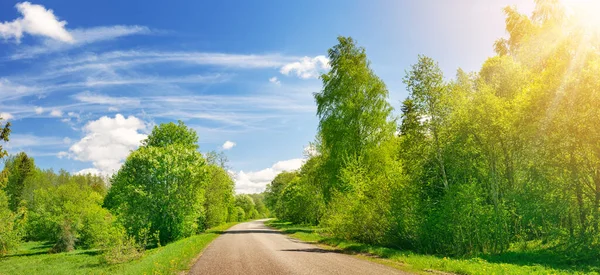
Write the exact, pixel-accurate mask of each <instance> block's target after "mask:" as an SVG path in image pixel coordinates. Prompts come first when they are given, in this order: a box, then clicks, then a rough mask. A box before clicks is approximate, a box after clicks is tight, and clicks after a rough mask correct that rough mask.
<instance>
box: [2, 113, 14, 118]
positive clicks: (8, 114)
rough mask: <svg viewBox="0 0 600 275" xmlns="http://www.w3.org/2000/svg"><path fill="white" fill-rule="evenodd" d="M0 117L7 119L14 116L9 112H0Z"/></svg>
mask: <svg viewBox="0 0 600 275" xmlns="http://www.w3.org/2000/svg"><path fill="white" fill-rule="evenodd" d="M0 118H2V119H3V120H9V119H13V118H15V117H14V116H13V115H12V114H10V113H6V112H2V113H0Z"/></svg>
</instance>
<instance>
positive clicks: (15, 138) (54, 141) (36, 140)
mask: <svg viewBox="0 0 600 275" xmlns="http://www.w3.org/2000/svg"><path fill="white" fill-rule="evenodd" d="M63 146H65V145H64V142H63V139H61V138H59V137H52V136H35V135H30V134H11V135H10V141H9V142H8V144H7V147H8V148H11V149H15V150H26V149H32V148H34V147H41V148H43V149H55V148H56V147H63ZM38 149H39V148H38Z"/></svg>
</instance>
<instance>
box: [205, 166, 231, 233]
mask: <svg viewBox="0 0 600 275" xmlns="http://www.w3.org/2000/svg"><path fill="white" fill-rule="evenodd" d="M207 171H208V179H207V183H206V188H205V189H206V191H205V193H204V196H205V199H204V208H205V209H206V220H205V228H211V227H214V226H217V225H220V224H222V223H224V222H226V221H227V220H228V216H229V209H230V208H231V207H232V206H233V205H234V200H235V198H234V187H235V183H234V181H233V179H232V178H231V176H230V175H229V173H227V171H225V169H223V168H222V167H220V166H217V165H215V164H209V165H207Z"/></svg>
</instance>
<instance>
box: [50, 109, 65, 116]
mask: <svg viewBox="0 0 600 275" xmlns="http://www.w3.org/2000/svg"><path fill="white" fill-rule="evenodd" d="M62 115H63V112H62V111H61V110H59V109H54V110H52V112H50V116H53V117H61V116H62Z"/></svg>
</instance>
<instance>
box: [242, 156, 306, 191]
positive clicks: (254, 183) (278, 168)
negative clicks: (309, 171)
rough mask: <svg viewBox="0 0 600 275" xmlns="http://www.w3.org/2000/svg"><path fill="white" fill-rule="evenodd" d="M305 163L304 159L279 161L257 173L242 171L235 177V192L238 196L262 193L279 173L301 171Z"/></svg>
mask: <svg viewBox="0 0 600 275" xmlns="http://www.w3.org/2000/svg"><path fill="white" fill-rule="evenodd" d="M304 161H305V160H304V159H290V160H284V161H279V162H277V163H275V164H273V166H271V167H269V168H266V169H263V170H260V171H256V172H247V173H246V172H244V171H240V172H239V173H237V174H236V175H235V190H236V192H237V193H238V194H244V193H245V194H248V193H260V192H262V191H264V190H265V187H266V186H267V184H269V183H271V181H272V180H273V179H274V178H275V177H276V176H277V175H278V174H279V173H281V172H283V171H293V170H297V169H300V167H301V166H302V164H304Z"/></svg>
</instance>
